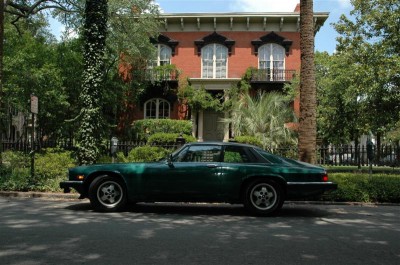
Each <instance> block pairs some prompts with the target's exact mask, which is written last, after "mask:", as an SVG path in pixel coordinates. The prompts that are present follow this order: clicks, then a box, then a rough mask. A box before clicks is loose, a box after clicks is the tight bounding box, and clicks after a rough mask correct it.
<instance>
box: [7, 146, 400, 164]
mask: <svg viewBox="0 0 400 265" xmlns="http://www.w3.org/2000/svg"><path fill="white" fill-rule="evenodd" d="M146 144H147V143H146V141H119V142H118V145H117V152H122V153H124V155H126V156H127V155H128V153H129V152H130V151H131V150H132V149H133V148H136V147H139V146H144V145H146ZM2 145H3V150H4V151H6V150H14V151H22V152H25V153H29V152H30V151H31V143H30V142H28V141H18V142H11V141H2ZM157 146H160V147H164V148H168V149H170V150H174V149H176V148H178V147H179V146H180V145H179V144H176V143H175V144H169V145H157ZM55 147H58V148H62V149H66V150H76V146H75V144H74V142H73V141H72V140H58V141H50V140H47V141H41V142H35V145H34V150H36V151H38V150H40V149H42V148H55ZM103 147H104V148H103V152H104V154H109V152H110V149H111V141H107V142H105V143H104V146H103ZM269 151H270V152H271V153H273V154H276V155H280V156H283V157H288V158H292V159H297V158H298V149H297V148H278V149H274V150H269ZM316 152H317V163H318V164H320V165H335V166H346V165H352V166H368V165H374V166H391V167H394V166H400V147H399V146H395V145H383V146H381V147H380V148H379V149H378V148H376V147H374V148H373V150H372V156H368V151H367V146H364V145H360V146H358V147H354V146H351V145H341V146H326V147H325V146H322V147H318V148H317V151H316ZM369 158H372V159H369Z"/></svg>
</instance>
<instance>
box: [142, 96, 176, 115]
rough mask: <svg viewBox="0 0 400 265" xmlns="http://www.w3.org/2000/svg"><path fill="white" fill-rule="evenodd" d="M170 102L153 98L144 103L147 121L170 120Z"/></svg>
mask: <svg viewBox="0 0 400 265" xmlns="http://www.w3.org/2000/svg"><path fill="white" fill-rule="evenodd" d="M169 113H170V105H169V102H168V101H166V100H165V99H161V98H153V99H150V100H148V101H146V103H144V118H145V119H167V118H169Z"/></svg>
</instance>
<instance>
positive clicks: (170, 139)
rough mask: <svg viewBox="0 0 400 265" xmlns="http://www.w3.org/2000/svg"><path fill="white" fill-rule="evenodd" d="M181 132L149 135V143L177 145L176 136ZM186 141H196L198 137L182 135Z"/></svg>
mask: <svg viewBox="0 0 400 265" xmlns="http://www.w3.org/2000/svg"><path fill="white" fill-rule="evenodd" d="M177 137H179V133H155V134H153V135H151V136H150V137H149V139H148V140H147V144H149V145H175V143H176V138H177ZM182 137H183V138H184V139H185V142H186V143H190V142H195V141H196V138H194V137H193V136H191V135H186V134H184V135H182Z"/></svg>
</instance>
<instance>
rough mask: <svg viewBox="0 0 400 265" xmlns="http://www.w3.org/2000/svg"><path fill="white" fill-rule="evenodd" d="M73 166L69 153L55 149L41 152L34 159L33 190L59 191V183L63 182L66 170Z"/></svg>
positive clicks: (71, 155)
mask: <svg viewBox="0 0 400 265" xmlns="http://www.w3.org/2000/svg"><path fill="white" fill-rule="evenodd" d="M75 166H76V161H75V159H74V158H73V154H72V152H71V151H64V150H61V149H56V148H55V149H53V148H48V149H44V150H42V151H41V152H40V153H38V154H37V155H36V159H35V179H34V180H33V182H34V185H35V190H37V191H60V188H59V185H60V181H62V180H65V178H66V172H67V169H68V168H71V167H75Z"/></svg>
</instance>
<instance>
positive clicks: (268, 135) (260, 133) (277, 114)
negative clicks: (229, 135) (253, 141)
mask: <svg viewBox="0 0 400 265" xmlns="http://www.w3.org/2000/svg"><path fill="white" fill-rule="evenodd" d="M294 120H295V116H294V114H293V111H292V109H291V108H290V106H289V101H288V99H287V98H286V96H285V95H283V94H280V93H274V92H270V93H259V94H258V95H257V96H256V97H252V96H250V94H248V93H246V94H242V95H241V97H240V98H238V100H237V101H234V102H233V104H232V107H231V117H230V118H227V119H223V121H224V122H225V123H230V124H231V125H232V129H233V131H234V133H235V135H237V136H241V135H250V136H254V137H256V138H257V139H259V141H261V143H262V145H263V147H264V149H265V148H267V147H268V148H270V149H271V150H273V149H276V148H278V147H281V146H283V145H289V144H294V143H295V142H296V139H295V137H294V135H293V131H291V130H290V129H288V128H287V126H286V125H285V124H286V123H288V122H293V121H294Z"/></svg>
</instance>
